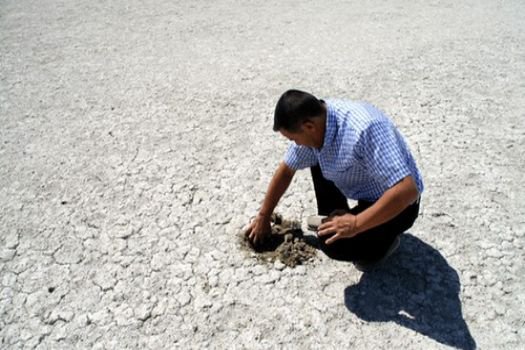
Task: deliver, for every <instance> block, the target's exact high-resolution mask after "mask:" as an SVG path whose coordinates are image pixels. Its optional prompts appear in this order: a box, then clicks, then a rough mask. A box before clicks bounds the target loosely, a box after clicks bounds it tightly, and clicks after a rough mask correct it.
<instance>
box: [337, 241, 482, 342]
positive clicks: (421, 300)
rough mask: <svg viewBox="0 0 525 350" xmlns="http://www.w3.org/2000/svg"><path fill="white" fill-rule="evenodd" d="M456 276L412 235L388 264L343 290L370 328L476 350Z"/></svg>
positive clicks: (348, 306) (363, 276) (436, 254)
mask: <svg viewBox="0 0 525 350" xmlns="http://www.w3.org/2000/svg"><path fill="white" fill-rule="evenodd" d="M459 291H460V282H459V277H458V274H457V273H456V271H455V270H454V269H453V268H452V267H451V266H450V265H449V264H448V263H447V261H446V260H445V258H443V256H442V255H441V254H440V253H439V252H438V251H437V250H436V249H434V248H432V247H431V246H429V245H428V244H426V243H424V242H423V241H421V240H420V239H418V238H416V237H414V236H412V235H411V234H403V235H402V236H401V244H400V246H399V248H398V250H397V252H395V253H394V254H393V255H392V256H391V257H390V258H389V259H388V260H387V261H386V263H385V264H384V265H383V266H381V267H379V268H377V269H376V270H374V271H372V272H368V273H364V274H363V275H362V276H361V279H360V280H359V283H357V284H355V285H352V286H348V287H347V288H346V289H345V305H346V307H347V308H348V310H350V311H351V312H353V313H354V314H355V315H357V316H358V317H359V318H361V319H363V320H365V321H368V322H387V321H393V322H396V323H397V324H399V325H401V326H404V327H407V328H410V329H412V330H414V331H416V332H418V333H421V334H423V335H426V336H427V337H430V338H432V339H434V340H436V341H438V342H440V343H442V344H445V345H449V346H453V347H456V348H459V349H464V350H470V349H475V348H476V342H475V341H474V339H473V338H472V335H471V334H470V331H469V329H468V326H467V324H466V323H465V320H464V319H463V316H462V313H461V302H460V300H459Z"/></svg>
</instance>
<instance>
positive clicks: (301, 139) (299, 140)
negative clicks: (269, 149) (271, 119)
mask: <svg viewBox="0 0 525 350" xmlns="http://www.w3.org/2000/svg"><path fill="white" fill-rule="evenodd" d="M279 132H280V133H281V135H283V136H284V137H286V138H287V139H288V140H290V141H293V142H295V143H296V144H298V145H300V146H307V147H317V144H316V143H315V142H314V139H313V138H312V132H311V130H310V129H309V128H307V127H305V124H303V125H301V128H300V129H299V130H298V131H296V132H292V131H288V130H284V129H280V130H279Z"/></svg>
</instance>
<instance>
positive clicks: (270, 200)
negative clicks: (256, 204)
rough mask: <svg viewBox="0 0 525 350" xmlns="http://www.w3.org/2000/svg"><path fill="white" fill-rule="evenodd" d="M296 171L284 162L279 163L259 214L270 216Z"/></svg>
mask: <svg viewBox="0 0 525 350" xmlns="http://www.w3.org/2000/svg"><path fill="white" fill-rule="evenodd" d="M294 174H295V171H294V170H292V169H290V168H289V167H288V166H287V165H286V164H285V163H284V162H282V163H281V164H279V167H278V168H277V170H276V171H275V174H274V175H273V177H272V180H271V181H270V185H269V186H268V190H267V191H266V196H265V197H264V201H263V204H262V206H261V209H260V210H259V215H261V216H265V217H269V216H270V215H272V213H273V210H274V209H275V207H276V206H277V203H279V200H280V199H281V197H282V196H283V194H284V192H286V189H287V188H288V186H290V183H291V182H292V179H293V176H294Z"/></svg>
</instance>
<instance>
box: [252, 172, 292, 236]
mask: <svg viewBox="0 0 525 350" xmlns="http://www.w3.org/2000/svg"><path fill="white" fill-rule="evenodd" d="M294 175H295V170H293V169H292V168H290V167H288V165H286V163H284V162H281V163H280V164H279V166H278V167H277V170H276V171H275V174H274V175H273V177H272V180H271V181H270V185H269V186H268V190H267V191H266V195H265V197H264V201H263V204H262V206H261V209H260V210H259V213H258V214H257V217H256V218H255V220H254V221H253V222H252V223H251V224H250V226H249V227H248V229H247V230H246V232H245V234H246V235H247V236H248V237H249V238H250V240H251V241H252V242H253V243H254V244H256V243H257V242H258V241H262V240H263V239H264V236H265V235H267V234H268V233H270V230H271V229H270V217H271V215H272V213H273V210H274V209H275V207H276V206H277V203H279V200H280V199H281V197H282V196H283V194H284V192H286V189H287V188H288V186H289V185H290V183H291V182H292V179H293V177H294Z"/></svg>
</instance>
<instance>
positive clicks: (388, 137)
mask: <svg viewBox="0 0 525 350" xmlns="http://www.w3.org/2000/svg"><path fill="white" fill-rule="evenodd" d="M362 141H363V144H362V152H363V155H362V156H363V157H362V159H363V161H364V166H365V168H366V169H367V170H368V172H369V175H370V176H371V177H372V178H374V179H375V180H376V181H377V182H378V183H380V184H383V185H384V186H385V187H386V188H390V187H392V186H394V185H395V184H396V183H398V182H399V181H401V180H402V179H403V178H404V177H406V176H408V175H411V171H410V167H409V155H408V153H407V146H406V143H405V141H404V139H403V137H402V136H401V134H400V133H399V131H398V130H397V129H396V127H395V126H394V125H393V124H392V123H391V122H387V121H384V120H383V121H381V122H377V123H373V124H371V125H370V126H368V128H367V129H366V130H365V131H364V135H362Z"/></svg>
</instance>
